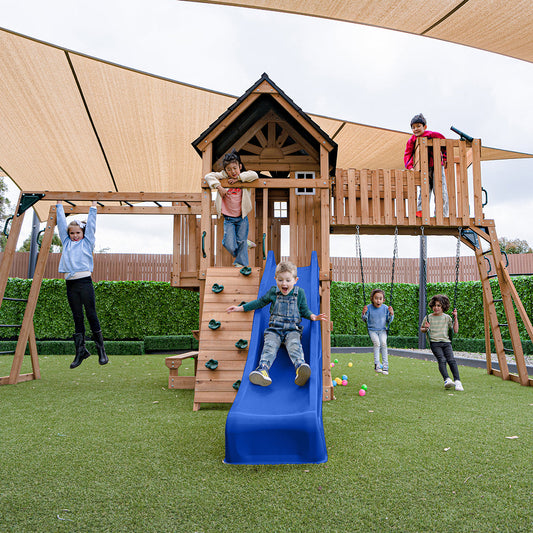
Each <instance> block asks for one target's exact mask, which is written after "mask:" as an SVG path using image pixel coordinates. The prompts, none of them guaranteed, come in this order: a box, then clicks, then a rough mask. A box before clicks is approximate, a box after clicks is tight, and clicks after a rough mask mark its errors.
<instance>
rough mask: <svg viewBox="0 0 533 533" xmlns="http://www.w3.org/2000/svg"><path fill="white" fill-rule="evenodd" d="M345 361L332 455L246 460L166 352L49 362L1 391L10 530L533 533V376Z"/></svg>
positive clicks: (3, 487)
mask: <svg viewBox="0 0 533 533" xmlns="http://www.w3.org/2000/svg"><path fill="white" fill-rule="evenodd" d="M333 358H336V359H338V361H339V362H338V363H337V364H336V366H335V368H333V369H332V371H333V372H332V373H333V377H337V376H339V377H341V376H342V375H343V374H346V375H347V376H348V386H346V387H342V386H338V387H336V388H335V395H336V400H334V401H330V402H325V403H324V406H323V418H324V427H325V433H326V443H327V448H328V454H329V460H328V462H327V463H324V464H320V465H283V466H235V465H225V464H223V462H222V461H223V459H224V426H225V421H226V416H227V413H228V410H229V406H228V405H218V404H217V405H210V404H203V405H202V408H201V410H200V411H198V412H193V411H192V405H193V391H179V390H178V391H176V390H169V389H168V388H167V384H168V368H167V367H166V366H165V364H164V356H162V355H148V356H115V357H111V358H110V363H109V364H108V365H106V366H104V367H100V366H99V365H98V360H97V357H95V356H92V357H90V358H89V359H87V360H86V361H84V362H83V364H82V365H81V366H80V367H79V368H77V369H75V370H71V369H70V368H69V364H70V362H71V360H72V357H71V356H47V357H46V356H43V357H41V360H40V362H41V374H42V379H41V380H38V381H32V382H26V383H20V384H18V385H6V386H2V387H0V400H1V404H0V405H1V415H0V464H1V469H2V471H1V476H0V531H2V532H4V531H6V532H46V533H49V532H56V531H57V532H62V531H64V532H107V531H109V532H122V531H124V532H126V531H127V532H131V531H135V532H143V533H144V532H163V531H165V532H172V531H179V532H181V531H183V532H191V533H193V532H204V533H207V532H224V531H228V532H229V531H231V532H263V531H265V532H269V533H273V532H280V533H281V532H298V533H300V532H311V533H314V532H317V533H318V532H359V531H361V532H368V531H402V532H409V533H412V532H430V531H431V532H447V531H450V532H452V531H453V532H458V531H459V532H461V531H464V532H467V531H468V532H497V531H508V532H521V531H524V532H526V531H528V532H529V531H532V530H533V518H532V516H533V505H532V504H533V499H532V490H533V489H532V487H533V483H532V481H533V479H532V475H531V456H532V451H533V438H532V436H533V432H532V418H533V417H532V413H533V390H532V388H531V387H521V386H520V385H518V384H517V383H514V382H509V381H506V382H504V381H502V380H501V379H500V378H496V377H494V376H489V375H487V373H486V371H485V370H484V369H478V368H469V367H459V369H460V372H461V379H462V382H463V385H464V388H465V392H463V393H459V392H455V391H454V390H445V389H444V388H443V385H442V379H441V377H440V374H439V372H438V369H437V364H436V363H435V362H433V361H420V360H415V359H407V358H401V357H394V356H391V357H390V375H388V376H383V375H376V374H375V373H374V370H373V361H372V356H371V355H370V354H335V355H334V356H333ZM11 361H12V357H11V356H0V375H2V376H5V375H7V374H9V371H10V368H11ZM349 362H352V363H353V365H352V366H351V367H349V366H348V363H349ZM184 366H188V367H189V368H188V370H189V374H190V373H191V372H192V360H189V362H185V363H184ZM28 370H29V358H28V357H27V358H26V361H25V362H24V368H23V372H26V371H28ZM363 383H365V384H366V385H367V386H368V391H367V395H366V396H365V397H360V396H359V395H358V390H359V388H360V386H361V384H363ZM266 408H267V406H265V409H266Z"/></svg>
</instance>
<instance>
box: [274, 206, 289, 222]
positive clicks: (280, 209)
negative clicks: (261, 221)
mask: <svg viewBox="0 0 533 533" xmlns="http://www.w3.org/2000/svg"><path fill="white" fill-rule="evenodd" d="M274 218H287V202H274Z"/></svg>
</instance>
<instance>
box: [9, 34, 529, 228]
mask: <svg viewBox="0 0 533 533" xmlns="http://www.w3.org/2000/svg"><path fill="white" fill-rule="evenodd" d="M0 49H1V50H2V54H0V94H1V98H0V116H1V120H0V139H1V140H2V141H1V142H0V168H1V170H2V171H3V172H4V173H5V174H6V175H7V176H9V177H10V178H11V179H12V180H13V182H14V183H15V184H16V185H17V186H18V187H19V188H20V189H21V190H23V191H44V190H55V191H79V190H82V191H99V192H107V191H120V192H139V191H143V192H180V193H189V192H200V182H201V177H202V176H201V171H202V167H201V159H200V157H199V156H198V154H197V153H196V151H195V150H194V148H193V147H192V145H191V142H192V141H193V140H195V139H196V138H197V137H198V135H199V134H201V133H202V132H203V131H204V130H205V129H206V128H207V127H208V126H209V125H210V124H211V123H212V122H214V121H215V120H216V119H217V118H218V117H219V116H220V115H221V114H222V113H224V111H226V109H227V108H228V107H229V106H230V105H232V104H233V103H234V102H235V100H236V97H235V96H230V95H227V94H222V93H219V92H215V91H209V90H206V89H202V88H199V87H194V86H191V85H187V84H183V83H179V82H176V81H173V80H169V79H165V78H161V77H157V76H153V75H149V74H146V73H143V72H139V71H135V70H132V69H128V68H125V67H121V66H119V65H115V64H111V63H108V62H105V61H101V60H97V59H94V58H90V57H87V56H84V55H81V54H77V53H74V52H71V51H68V50H65V49H62V48H59V47H55V46H53V45H50V44H46V43H42V42H39V41H36V40H33V39H30V38H28V37H24V36H21V35H18V34H15V33H12V32H9V31H6V30H0ZM252 81H253V80H252ZM250 85H252V84H250ZM309 116H310V117H311V118H312V119H313V120H314V121H315V122H316V123H317V124H318V125H319V126H320V127H321V128H322V129H323V130H324V131H325V132H326V133H327V134H328V135H329V136H330V137H331V138H332V139H333V140H335V141H336V142H337V143H338V146H339V149H338V157H337V166H338V167H339V168H349V167H356V168H403V151H404V147H405V142H406V140H407V138H408V137H409V134H407V133H404V132H400V131H394V130H388V129H383V128H375V127H372V126H367V125H363V124H357V123H353V122H346V121H343V120H338V119H333V118H327V117H323V116H317V115H312V114H310V115H309ZM482 157H483V159H508V158H520V157H531V155H530V154H523V153H516V152H509V151H505V150H497V149H491V148H483V152H482ZM48 207H49V206H48V205H47V203H46V202H39V203H38V204H36V209H37V212H38V215H39V217H40V218H41V220H43V219H44V217H45V216H46V215H47V213H48Z"/></svg>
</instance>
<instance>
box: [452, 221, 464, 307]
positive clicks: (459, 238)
mask: <svg viewBox="0 0 533 533" xmlns="http://www.w3.org/2000/svg"><path fill="white" fill-rule="evenodd" d="M462 231H463V228H459V233H458V235H457V249H456V253H455V287H454V290H453V307H452V310H453V309H455V308H456V303H457V286H458V284H459V262H460V258H461V233H462Z"/></svg>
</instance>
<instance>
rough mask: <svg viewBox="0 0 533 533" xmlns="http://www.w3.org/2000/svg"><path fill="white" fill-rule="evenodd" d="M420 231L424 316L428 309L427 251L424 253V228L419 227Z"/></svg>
mask: <svg viewBox="0 0 533 533" xmlns="http://www.w3.org/2000/svg"><path fill="white" fill-rule="evenodd" d="M420 230H421V231H422V257H421V260H422V278H423V281H424V287H425V292H426V294H425V296H426V315H427V308H428V305H427V304H428V301H429V300H428V295H427V281H428V278H427V266H426V263H427V251H426V236H425V234H424V226H421V227H420Z"/></svg>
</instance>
